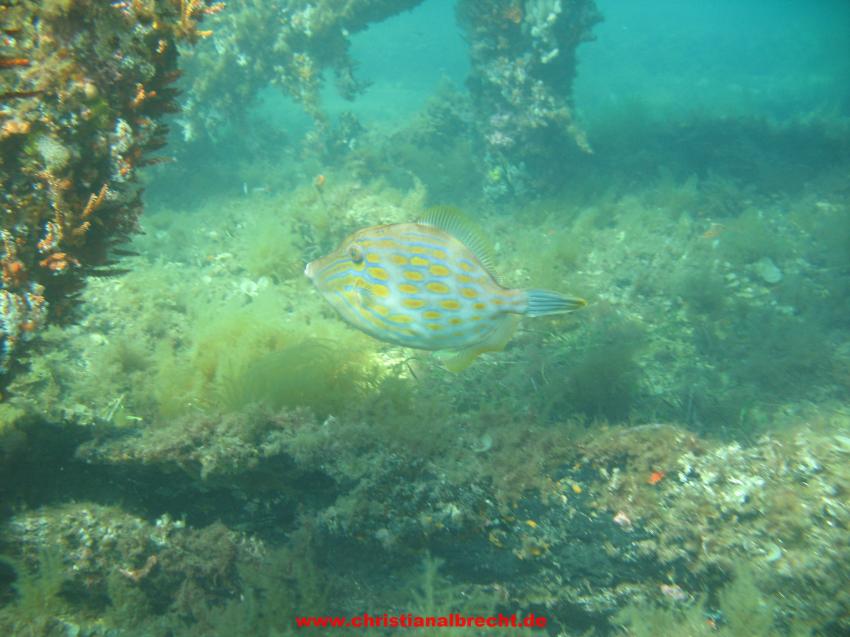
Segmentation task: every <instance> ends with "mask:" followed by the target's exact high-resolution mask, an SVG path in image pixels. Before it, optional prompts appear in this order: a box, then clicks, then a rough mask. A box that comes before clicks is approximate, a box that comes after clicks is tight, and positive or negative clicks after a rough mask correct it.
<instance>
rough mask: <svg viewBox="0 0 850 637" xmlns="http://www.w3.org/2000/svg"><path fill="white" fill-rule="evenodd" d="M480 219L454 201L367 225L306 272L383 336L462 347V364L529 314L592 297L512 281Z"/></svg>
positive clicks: (359, 322)
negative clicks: (505, 282)
mask: <svg viewBox="0 0 850 637" xmlns="http://www.w3.org/2000/svg"><path fill="white" fill-rule="evenodd" d="M492 271H493V257H492V252H491V251H490V250H489V249H488V247H487V241H486V239H484V237H483V235H482V234H481V232H480V230H479V229H478V228H477V226H476V225H475V224H474V223H473V222H471V221H470V220H469V219H467V218H466V217H465V216H463V215H462V214H461V213H460V212H459V211H457V210H455V209H454V208H448V207H441V208H434V209H433V210H431V211H429V212H428V214H427V215H426V216H425V218H423V219H421V220H419V221H418V222H416V223H397V224H390V225H382V226H373V227H371V228H364V229H363V230H359V231H357V232H355V233H354V234H352V235H351V236H349V237H348V238H347V239H345V240H344V241H343V242H342V245H340V246H339V248H337V249H336V250H335V251H334V252H332V253H330V254H329V255H327V256H325V257H322V258H321V259H317V260H316V261H313V262H311V263H308V264H307V267H306V269H305V270H304V274H306V275H307V276H308V277H309V278H310V279H311V280H312V281H313V283H314V284H315V285H316V288H318V290H319V292H321V294H322V295H323V296H324V297H325V299H327V301H328V302H329V303H330V304H331V305H332V306H333V307H334V309H335V310H336V311H337V312H339V314H340V316H342V318H343V319H345V321H347V322H348V323H350V324H351V325H353V326H354V327H356V328H357V329H359V330H362V331H364V332H366V333H367V334H369V335H370V336H373V337H375V338H377V339H380V340H382V341H387V342H389V343H395V344H397V345H403V346H405V347H413V348H417V349H424V350H432V351H436V350H452V351H454V352H456V354H455V356H454V357H453V358H450V359H448V360H447V361H445V365H446V367H447V368H448V369H449V370H451V371H460V370H462V369H464V368H465V367H466V366H468V365H469V364H470V363H471V362H472V361H473V360H474V359H475V357H476V356H478V355H479V354H481V353H483V352H490V351H498V350H501V349H503V348H504V347H505V345H506V344H507V342H508V341H509V340H510V339H511V337H512V336H513V333H514V331H515V330H516V327H517V324H518V323H519V320H520V318H521V317H522V316H523V315H525V316H546V315H549V314H561V313H564V312H572V311H573V310H577V309H579V308H581V307H583V306H584V305H586V301H584V300H583V299H579V298H576V297H571V296H564V295H562V294H559V293H557V292H550V291H548V290H519V289H508V288H504V287H502V286H501V285H499V284H498V283H497V282H496V279H495V277H494V276H493V274H492Z"/></svg>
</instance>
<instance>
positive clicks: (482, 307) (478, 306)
mask: <svg viewBox="0 0 850 637" xmlns="http://www.w3.org/2000/svg"><path fill="white" fill-rule="evenodd" d="M472 307H474V308H475V309H476V310H483V309H484V308H485V307H487V306H486V305H485V304H484V303H481V302H480V301H479V302H478V303H475V304H473V306H472Z"/></svg>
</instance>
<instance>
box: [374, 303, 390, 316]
mask: <svg viewBox="0 0 850 637" xmlns="http://www.w3.org/2000/svg"><path fill="white" fill-rule="evenodd" d="M372 311H374V312H375V314H380V315H381V316H386V315H387V314H389V313H390V308H388V307H387V306H386V305H377V304H376V305H373V306H372Z"/></svg>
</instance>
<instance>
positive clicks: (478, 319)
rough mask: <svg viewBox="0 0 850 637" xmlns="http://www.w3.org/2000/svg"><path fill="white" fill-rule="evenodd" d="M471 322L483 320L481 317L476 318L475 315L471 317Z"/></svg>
mask: <svg viewBox="0 0 850 637" xmlns="http://www.w3.org/2000/svg"><path fill="white" fill-rule="evenodd" d="M469 320H470V321H480V320H481V317H480V316H474V315H473V316H470V317H469Z"/></svg>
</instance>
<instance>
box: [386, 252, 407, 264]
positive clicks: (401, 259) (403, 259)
mask: <svg viewBox="0 0 850 637" xmlns="http://www.w3.org/2000/svg"><path fill="white" fill-rule="evenodd" d="M390 261H391V262H393V263H395V264H396V265H407V257H403V256H401V255H400V254H394V255H392V256H391V257H390Z"/></svg>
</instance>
